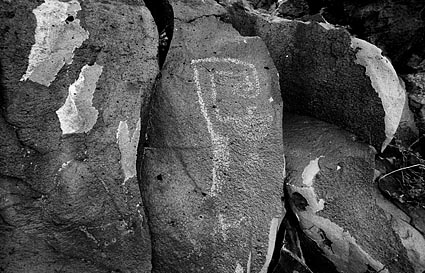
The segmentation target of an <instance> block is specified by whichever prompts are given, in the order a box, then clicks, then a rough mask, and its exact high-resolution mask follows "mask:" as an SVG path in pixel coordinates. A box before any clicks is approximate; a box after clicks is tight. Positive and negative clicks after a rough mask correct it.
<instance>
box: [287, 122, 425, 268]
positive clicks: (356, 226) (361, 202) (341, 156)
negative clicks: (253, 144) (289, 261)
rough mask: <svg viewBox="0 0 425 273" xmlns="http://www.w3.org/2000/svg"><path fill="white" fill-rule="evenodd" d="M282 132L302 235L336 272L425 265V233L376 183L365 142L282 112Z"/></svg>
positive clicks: (422, 266)
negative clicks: (316, 246)
mask: <svg viewBox="0 0 425 273" xmlns="http://www.w3.org/2000/svg"><path fill="white" fill-rule="evenodd" d="M283 136H284V137H283V143H284V148H285V156H286V162H287V164H286V171H287V177H288V189H289V192H290V194H291V195H292V197H291V201H292V204H293V205H292V208H293V210H294V212H295V213H296V214H297V216H298V217H299V219H300V225H301V227H302V229H303V230H304V232H305V234H306V235H307V236H308V237H310V238H311V239H312V240H313V242H314V244H317V245H318V246H319V247H320V248H321V249H322V251H323V252H324V253H325V255H326V256H327V257H328V259H329V260H331V261H332V262H333V263H334V264H335V265H336V268H337V269H338V270H339V271H341V272H359V273H360V272H369V271H367V270H375V271H378V272H379V271H380V270H381V272H422V270H424V269H425V259H424V258H425V256H424V254H425V252H424V246H425V244H424V242H425V239H424V237H423V236H422V235H421V234H420V233H419V232H418V231H417V230H416V229H414V228H413V227H411V226H410V225H409V224H408V223H409V217H408V216H407V215H405V214H404V213H403V212H402V211H401V210H399V209H397V208H396V207H395V206H394V205H392V204H391V203H390V202H389V201H387V200H386V199H385V198H383V196H382V195H381V194H380V192H379V191H378V189H377V188H376V186H375V185H374V183H373V179H374V152H373V150H372V149H371V148H370V147H369V146H367V145H364V144H361V143H357V142H355V141H354V139H355V137H354V135H352V134H349V133H347V132H344V131H342V130H341V129H338V128H337V127H335V126H333V125H329V124H327V123H324V122H321V121H317V120H314V119H312V118H307V117H300V116H290V115H286V116H285V120H284V133H283ZM294 194H299V195H302V196H303V197H304V199H305V202H304V203H300V202H297V203H296V202H293V200H296V199H299V198H296V196H293V195H294ZM305 203H306V204H307V205H306V204H305ZM300 204H303V205H300ZM406 234H409V235H406ZM375 271H370V272H375Z"/></svg>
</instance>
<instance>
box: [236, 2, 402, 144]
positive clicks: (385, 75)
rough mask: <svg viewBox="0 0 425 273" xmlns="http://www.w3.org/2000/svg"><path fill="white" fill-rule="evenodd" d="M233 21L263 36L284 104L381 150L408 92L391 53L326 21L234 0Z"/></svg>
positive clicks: (393, 129) (247, 32)
mask: <svg viewBox="0 0 425 273" xmlns="http://www.w3.org/2000/svg"><path fill="white" fill-rule="evenodd" d="M229 12H230V15H229V16H228V17H229V21H231V22H232V24H233V26H234V27H235V28H236V29H238V30H239V31H240V32H241V34H242V35H254V36H255V35H257V36H260V37H261V38H262V39H263V40H264V42H265V43H266V45H267V47H268V49H269V51H270V54H271V56H272V58H273V60H274V62H275V64H276V67H277V69H278V71H279V73H280V86H281V90H282V97H283V99H284V106H285V109H286V110H288V111H292V112H298V113H303V114H308V115H311V116H314V117H317V118H319V119H322V120H325V121H328V122H331V123H333V124H336V125H338V126H340V127H343V128H345V129H347V130H349V131H351V132H353V133H355V134H356V135H358V136H360V137H361V138H362V140H364V141H367V142H369V143H372V144H373V145H374V146H375V147H376V148H377V150H379V151H381V150H383V149H384V148H385V147H386V145H387V144H388V143H389V141H390V140H391V139H392V138H393V136H394V134H395V132H396V130H397V128H398V126H399V123H400V119H401V116H402V112H403V108H404V105H405V100H406V94H405V90H404V88H403V85H402V83H400V81H399V79H398V77H397V74H396V72H395V71H394V69H393V67H392V66H391V63H390V62H389V60H388V59H386V58H385V57H383V56H382V55H381V50H380V49H379V48H377V47H375V46H373V45H372V44H369V43H367V42H365V41H362V40H360V39H357V38H353V37H351V36H350V35H349V33H348V32H347V31H346V30H344V29H342V28H335V27H333V26H332V25H330V24H327V23H318V22H301V21H297V20H287V19H282V18H279V17H275V16H269V15H266V14H261V13H259V12H257V11H254V10H250V9H249V8H248V7H243V6H241V4H234V5H233V6H232V7H231V8H229Z"/></svg>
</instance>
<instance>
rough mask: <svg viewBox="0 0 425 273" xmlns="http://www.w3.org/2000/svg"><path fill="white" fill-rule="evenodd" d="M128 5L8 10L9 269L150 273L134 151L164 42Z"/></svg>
mask: <svg viewBox="0 0 425 273" xmlns="http://www.w3.org/2000/svg"><path fill="white" fill-rule="evenodd" d="M123 2H124V1H120V2H115V1H109V2H108V3H103V2H101V1H84V2H79V1H76V0H72V1H67V2H62V1H57V0H46V1H44V3H35V2H34V1H13V2H9V3H8V2H7V1H6V2H4V1H3V2H1V10H2V13H3V12H4V13H3V14H5V15H7V16H2V23H1V25H2V35H3V36H2V37H3V38H4V41H5V43H6V44H7V45H8V46H7V47H2V50H3V51H2V54H1V63H2V74H3V75H2V77H3V78H2V84H3V86H2V88H3V90H2V99H4V100H2V110H3V112H2V116H1V122H0V126H1V129H0V132H1V135H0V137H1V143H2V144H1V146H0V174H1V175H0V179H1V182H0V189H1V199H0V209H1V213H2V214H1V220H2V222H1V224H0V225H1V226H2V228H3V227H5V236H1V239H0V240H1V242H0V245H1V246H2V247H1V250H0V253H1V254H0V256H1V259H2V261H1V266H0V268H1V269H0V271H4V272H36V273H37V272H106V271H108V272H118V271H119V272H135V271H137V272H150V270H151V260H150V259H151V241H150V237H149V232H148V226H147V221H146V219H145V215H144V207H143V204H142V200H141V195H140V190H139V186H138V183H137V180H136V152H137V147H138V141H139V137H140V135H142V134H144V127H145V126H146V122H145V120H144V117H146V115H147V109H146V105H147V102H148V101H149V99H150V93H151V90H152V86H153V82H154V79H155V77H156V75H157V73H158V64H157V45H158V34H157V30H156V26H155V23H154V21H153V18H152V17H151V15H150V13H149V11H148V10H147V8H146V7H144V6H143V4H142V2H139V3H137V2H136V1H128V2H132V3H131V4H125V3H123ZM3 38H2V39H3ZM2 42H3V41H2ZM141 111H142V117H141Z"/></svg>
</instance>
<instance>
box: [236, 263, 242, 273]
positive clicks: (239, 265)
mask: <svg viewBox="0 0 425 273" xmlns="http://www.w3.org/2000/svg"><path fill="white" fill-rule="evenodd" d="M235 273H244V270H243V267H242V266H241V264H240V263H236V269H235Z"/></svg>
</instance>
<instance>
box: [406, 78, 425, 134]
mask: <svg viewBox="0 0 425 273" xmlns="http://www.w3.org/2000/svg"><path fill="white" fill-rule="evenodd" d="M404 79H405V82H406V89H407V91H408V94H409V104H410V109H412V111H413V113H414V114H415V121H416V124H417V126H418V129H419V132H420V133H421V134H425V72H421V73H416V74H409V75H405V76H404Z"/></svg>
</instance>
